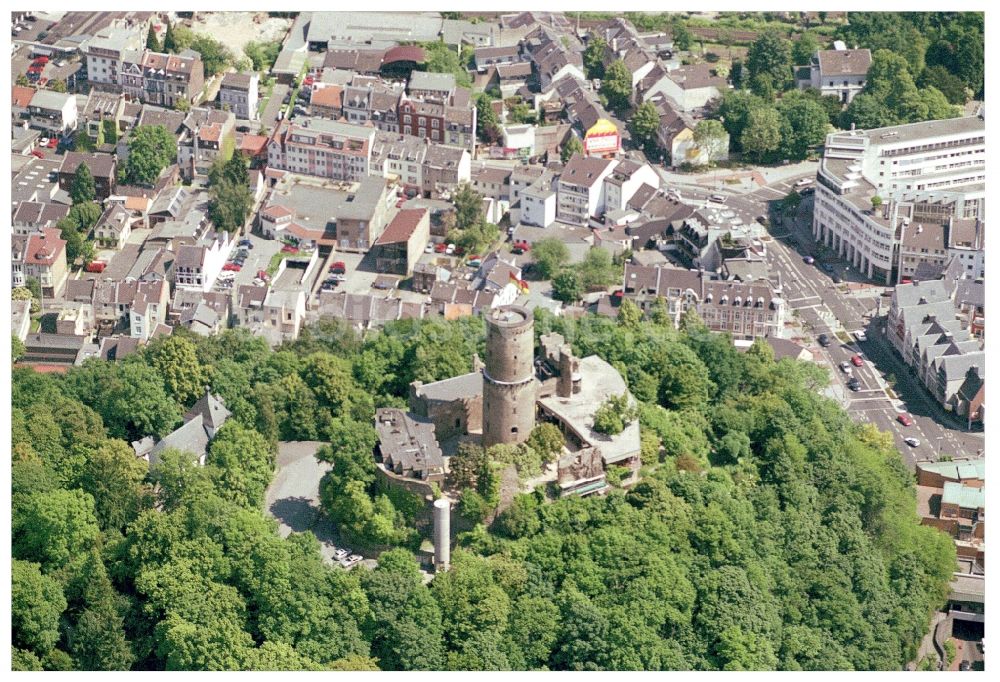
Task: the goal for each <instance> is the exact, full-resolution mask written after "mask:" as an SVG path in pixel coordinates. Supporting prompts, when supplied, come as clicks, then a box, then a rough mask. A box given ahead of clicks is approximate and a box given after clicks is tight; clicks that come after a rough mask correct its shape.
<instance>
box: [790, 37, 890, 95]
mask: <svg viewBox="0 0 1000 682" xmlns="http://www.w3.org/2000/svg"><path fill="white" fill-rule="evenodd" d="M834 46H835V47H836V49H834V50H817V51H816V54H814V55H813V57H812V60H811V61H810V63H809V66H808V68H806V67H802V68H800V69H799V70H800V71H801V72H802V75H803V76H807V77H800V78H798V86H799V87H800V88H803V89H804V88H815V89H817V90H819V91H820V92H821V93H823V94H824V95H833V96H835V97H837V98H838V99H839V100H840V101H841V102H842V103H843V104H850V102H851V100H852V99H854V96H855V95H857V94H858V93H859V92H861V90H862V89H864V87H865V83H866V82H867V79H868V67H870V66H871V65H872V53H871V50H869V49H867V48H864V49H860V50H848V49H847V46H846V45H845V44H844V43H842V42H841V41H839V40H838V41H836V42H835V43H834Z"/></svg>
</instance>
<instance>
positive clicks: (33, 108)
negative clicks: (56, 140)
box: [28, 90, 77, 136]
mask: <svg viewBox="0 0 1000 682" xmlns="http://www.w3.org/2000/svg"><path fill="white" fill-rule="evenodd" d="M76 118H77V107H76V95H74V94H72V93H69V92H55V91H54V90H38V91H37V92H35V94H34V95H33V96H32V98H31V102H30V103H29V104H28V121H29V123H30V125H31V127H32V128H37V129H38V130H41V131H42V132H43V133H48V134H49V135H59V136H62V135H66V134H69V133H72V132H73V131H74V130H76Z"/></svg>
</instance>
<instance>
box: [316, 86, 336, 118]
mask: <svg viewBox="0 0 1000 682" xmlns="http://www.w3.org/2000/svg"><path fill="white" fill-rule="evenodd" d="M309 112H310V113H311V114H312V115H313V116H318V117H320V118H329V119H331V120H334V121H336V120H337V119H339V118H340V117H341V115H343V113H344V89H343V88H342V87H340V86H339V85H326V86H324V87H317V86H315V85H314V86H313V88H312V91H311V92H310V93H309Z"/></svg>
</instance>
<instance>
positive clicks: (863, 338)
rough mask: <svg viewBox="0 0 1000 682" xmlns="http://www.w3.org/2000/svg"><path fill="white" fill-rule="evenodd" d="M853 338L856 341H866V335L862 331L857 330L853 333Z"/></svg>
mask: <svg viewBox="0 0 1000 682" xmlns="http://www.w3.org/2000/svg"><path fill="white" fill-rule="evenodd" d="M854 338H856V339H857V340H858V341H867V340H868V334H866V333H865V330H864V329H859V330H858V331H856V332H854Z"/></svg>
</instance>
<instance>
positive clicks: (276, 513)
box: [264, 441, 336, 563]
mask: <svg viewBox="0 0 1000 682" xmlns="http://www.w3.org/2000/svg"><path fill="white" fill-rule="evenodd" d="M322 444H323V443H321V442H319V441H291V442H282V443H279V444H278V473H277V474H276V475H275V476H274V479H273V480H272V481H271V485H270V487H268V489H267V494H266V496H265V503H264V506H265V509H266V510H267V513H268V514H270V515H271V516H272V517H274V518H275V519H277V521H278V533H279V534H280V535H281V537H283V538H287V537H288V536H289V535H291V534H292V533H304V532H305V531H307V530H311V531H312V532H313V535H315V536H316V539H317V540H319V542H320V553H321V554H322V555H323V558H324V559H325V560H326V561H327V562H329V563H334V562H333V552H334V550H335V549H336V546H335V545H334V542H333V539H334V537H335V529H334V527H333V524H332V523H331V522H330V520H329V519H328V518H327V517H326V516H325V515H323V514H322V513H321V511H320V506H319V482H320V479H322V478H323V475H324V474H325V473H326V472H327V471H329V469H330V465H329V464H326V463H325V462H320V461H319V460H317V459H316V457H315V454H316V451H317V450H318V449H319V447H320V446H321V445H322Z"/></svg>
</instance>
